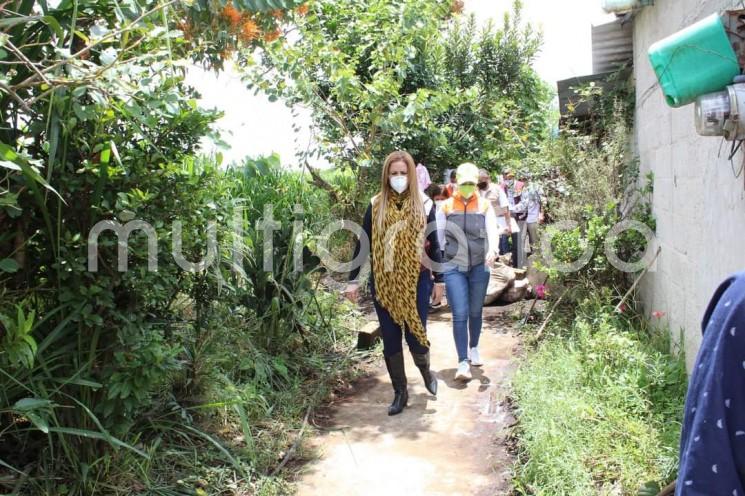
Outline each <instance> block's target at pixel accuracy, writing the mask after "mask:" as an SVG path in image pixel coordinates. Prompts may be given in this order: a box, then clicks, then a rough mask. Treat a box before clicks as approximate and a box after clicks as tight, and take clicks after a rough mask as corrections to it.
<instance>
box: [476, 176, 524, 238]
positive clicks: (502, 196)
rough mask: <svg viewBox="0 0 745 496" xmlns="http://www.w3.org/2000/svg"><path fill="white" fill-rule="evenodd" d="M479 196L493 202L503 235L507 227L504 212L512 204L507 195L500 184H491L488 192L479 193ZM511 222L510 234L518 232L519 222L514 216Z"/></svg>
mask: <svg viewBox="0 0 745 496" xmlns="http://www.w3.org/2000/svg"><path fill="white" fill-rule="evenodd" d="M479 194H481V196H482V197H484V198H486V199H487V200H489V201H490V202H491V204H492V208H494V211H495V212H496V214H497V225H498V226H499V233H500V234H501V233H503V232H504V229H505V228H506V227H507V221H506V220H505V219H504V215H503V214H502V212H504V210H505V209H507V208H509V207H510V202H509V200H508V198H507V194H506V193H505V192H504V190H503V189H502V188H501V187H500V186H499V185H498V184H494V183H492V184H490V185H489V187H488V188H487V189H486V190H484V191H479ZM510 220H511V222H510V232H513V233H516V232H518V231H519V230H520V228H519V227H518V225H517V221H516V220H515V218H514V217H512V216H510Z"/></svg>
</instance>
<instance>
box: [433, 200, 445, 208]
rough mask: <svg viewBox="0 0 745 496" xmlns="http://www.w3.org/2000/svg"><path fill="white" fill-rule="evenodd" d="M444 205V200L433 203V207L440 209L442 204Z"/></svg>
mask: <svg viewBox="0 0 745 496" xmlns="http://www.w3.org/2000/svg"><path fill="white" fill-rule="evenodd" d="M443 203H445V200H436V201H435V207H437V208H442V204H443Z"/></svg>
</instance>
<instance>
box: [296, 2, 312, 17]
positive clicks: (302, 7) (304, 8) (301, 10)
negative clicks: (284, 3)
mask: <svg viewBox="0 0 745 496" xmlns="http://www.w3.org/2000/svg"><path fill="white" fill-rule="evenodd" d="M308 10H309V9H308V4H307V3H304V4H302V5H300V6H299V7H298V8H297V9H295V12H297V13H298V15H301V16H304V15H305V14H307V13H308Z"/></svg>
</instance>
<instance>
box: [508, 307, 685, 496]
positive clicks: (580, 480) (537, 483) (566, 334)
mask: <svg viewBox="0 0 745 496" xmlns="http://www.w3.org/2000/svg"><path fill="white" fill-rule="evenodd" d="M633 322H636V320H635V319H630V318H629V317H627V316H624V315H620V314H618V313H616V312H615V311H614V310H613V307H612V305H610V304H609V300H608V299H607V295H605V296H601V297H598V298H594V299H589V300H585V301H584V302H583V305H582V307H581V308H580V309H579V311H578V314H577V315H576V319H575V321H574V322H571V320H569V319H564V320H562V321H561V322H557V323H556V324H554V325H553V326H552V334H551V336H550V337H549V338H547V339H546V340H545V341H544V342H543V343H541V345H540V346H539V348H538V349H537V350H536V351H535V352H533V353H531V355H530V356H529V357H528V358H527V360H526V362H525V363H524V364H523V365H522V366H521V368H520V370H519V371H518V373H517V375H516V377H515V379H514V397H515V400H516V403H517V417H518V421H519V427H518V437H519V441H518V463H517V464H516V466H515V472H516V474H515V475H516V477H515V487H516V488H517V489H518V492H520V493H521V494H544V495H552V496H553V495H559V494H566V495H570V494H571V495H578V496H579V495H596V494H628V495H632V494H636V493H637V491H638V490H639V489H640V487H641V486H642V485H643V484H644V483H645V482H654V483H656V484H657V485H664V484H665V483H667V482H669V481H670V480H671V479H673V478H674V474H675V470H676V467H677V456H678V443H679V432H680V424H681V421H682V411H683V399H684V395H685V390H686V372H685V364H684V362H683V359H682V357H679V356H678V357H671V356H670V355H669V354H668V345H669V340H668V334H667V331H664V330H658V329H650V328H646V327H643V328H641V329H639V328H634V325H636V324H632V323H633Z"/></svg>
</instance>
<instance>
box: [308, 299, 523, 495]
mask: <svg viewBox="0 0 745 496" xmlns="http://www.w3.org/2000/svg"><path fill="white" fill-rule="evenodd" d="M512 309H514V307H492V308H487V309H485V321H484V332H483V334H482V338H481V345H480V350H481V356H482V358H483V360H484V362H485V365H484V367H481V368H475V367H474V368H473V371H474V378H473V380H472V381H471V382H469V383H468V384H462V383H457V382H455V381H454V380H453V376H454V374H455V367H456V365H457V363H456V361H457V357H456V356H455V345H454V344H453V338H452V327H451V317H450V314H441V315H439V316H438V315H435V316H431V320H430V325H429V337H430V340H431V342H432V368H433V369H434V370H435V371H436V373H437V375H438V378H439V379H440V384H439V391H438V395H437V398H434V397H432V396H431V395H430V394H429V393H428V392H427V391H426V389H424V385H423V384H422V378H421V376H420V375H419V371H418V369H416V367H415V366H414V363H413V362H412V360H411V356H410V355H409V354H408V352H407V362H406V367H407V370H406V373H407V376H408V378H409V395H410V396H409V407H408V408H406V409H405V410H404V412H403V413H402V414H400V415H397V416H393V417H388V416H387V414H386V409H387V406H388V404H389V403H390V401H391V399H392V398H393V392H392V389H391V385H390V381H389V379H388V374H387V373H386V371H385V367H384V366H383V365H382V364H381V366H380V367H379V368H378V369H377V370H376V371H375V372H374V373H373V374H372V375H371V376H369V377H367V378H365V379H363V380H361V381H359V382H358V383H357V384H356V385H355V389H354V393H353V394H352V395H350V396H349V397H347V398H345V399H344V400H343V401H341V402H340V403H338V404H337V405H336V406H335V408H334V410H333V414H332V419H331V422H330V425H329V426H328V427H329V430H328V431H327V432H325V433H323V434H321V435H320V436H318V437H316V438H315V439H314V440H312V443H313V444H314V446H315V447H316V448H317V449H318V451H319V453H320V459H319V460H318V461H316V462H312V463H310V464H309V465H308V466H307V467H305V469H304V471H303V473H302V475H301V476H300V478H299V480H298V494H299V495H300V496H336V495H340V496H341V495H344V496H367V495H370V496H372V495H376V496H380V495H385V496H399V495H405V496H419V495H427V496H458V495H463V496H466V495H468V496H474V495H475V496H481V495H483V496H487V495H488V496H497V495H504V494H508V492H509V486H510V482H509V481H510V469H511V465H512V459H511V457H510V455H509V453H508V452H507V448H506V445H505V442H504V441H505V437H506V434H507V432H506V431H507V429H506V427H507V426H509V425H510V424H511V422H512V418H511V416H510V413H509V411H508V410H507V408H506V405H505V394H506V387H507V384H508V381H509V380H510V378H511V376H512V374H513V372H514V369H515V362H514V360H513V357H514V355H515V350H516V349H517V346H518V345H519V341H518V339H517V337H516V336H515V335H514V334H513V333H512V332H510V331H509V329H510V324H509V319H508V318H507V314H508V312H510V311H511V310H512ZM381 362H382V360H381Z"/></svg>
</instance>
